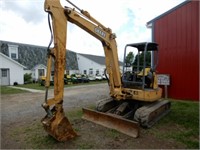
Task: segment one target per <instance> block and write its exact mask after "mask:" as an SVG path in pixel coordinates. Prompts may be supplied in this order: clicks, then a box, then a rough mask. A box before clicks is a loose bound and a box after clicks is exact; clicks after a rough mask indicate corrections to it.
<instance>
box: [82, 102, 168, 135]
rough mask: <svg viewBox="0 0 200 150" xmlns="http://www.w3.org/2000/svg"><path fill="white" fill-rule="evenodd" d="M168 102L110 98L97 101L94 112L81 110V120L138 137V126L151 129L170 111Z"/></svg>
mask: <svg viewBox="0 0 200 150" xmlns="http://www.w3.org/2000/svg"><path fill="white" fill-rule="evenodd" d="M170 105H171V103H170V102H169V101H168V100H162V99H160V100H158V101H156V102H138V101H133V100H124V101H116V100H113V99H112V98H108V99H103V100H100V101H98V103H97V106H96V110H91V109H86V108H83V119H86V120H89V121H92V122H94V123H97V124H100V125H103V126H105V127H108V128H112V129H116V130H118V131H120V132H122V133H125V134H127V135H130V136H132V137H135V138H136V137H138V136H139V126H142V127H144V128H150V127H152V126H153V125H154V124H155V123H156V122H157V121H158V120H159V119H161V118H162V117H163V116H165V115H166V114H167V113H169V111H170Z"/></svg>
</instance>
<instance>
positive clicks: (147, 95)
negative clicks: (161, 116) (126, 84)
mask: <svg viewBox="0 0 200 150" xmlns="http://www.w3.org/2000/svg"><path fill="white" fill-rule="evenodd" d="M122 90H123V92H124V93H126V97H124V99H129V100H137V101H146V102H154V101H157V100H159V99H160V98H161V97H162V89H161V88H157V89H144V90H143V89H129V88H123V89H122Z"/></svg>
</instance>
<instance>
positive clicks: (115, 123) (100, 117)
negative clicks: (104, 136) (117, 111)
mask: <svg viewBox="0 0 200 150" xmlns="http://www.w3.org/2000/svg"><path fill="white" fill-rule="evenodd" d="M82 118H83V119H85V120H88V121H91V122H94V123H96V124H99V125H102V126H104V127H107V128H110V129H115V130H117V131H119V132H121V133H124V134H126V135H129V136H131V137H134V138H137V137H138V136H139V124H138V123H137V122H134V121H131V120H126V119H124V118H122V117H119V116H116V115H113V114H110V113H102V112H98V111H95V110H91V109H87V108H83V116H82Z"/></svg>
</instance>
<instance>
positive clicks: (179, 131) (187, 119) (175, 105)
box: [153, 100, 199, 149]
mask: <svg viewBox="0 0 200 150" xmlns="http://www.w3.org/2000/svg"><path fill="white" fill-rule="evenodd" d="M158 126H159V127H160V128H161V127H167V129H168V131H167V132H166V133H164V134H163V133H160V132H159V131H157V130H154V131H153V132H154V134H155V135H156V136H157V137H162V138H167V139H169V138H170V139H174V140H176V141H177V142H181V143H183V144H185V145H186V146H187V148H190V149H198V148H199V103H198V102H188V101H178V100H177V101H175V100H172V103H171V112H170V113H169V114H168V115H167V116H165V117H164V118H163V119H161V120H160V122H159V123H158ZM169 127H171V128H172V129H170V128H169Z"/></svg>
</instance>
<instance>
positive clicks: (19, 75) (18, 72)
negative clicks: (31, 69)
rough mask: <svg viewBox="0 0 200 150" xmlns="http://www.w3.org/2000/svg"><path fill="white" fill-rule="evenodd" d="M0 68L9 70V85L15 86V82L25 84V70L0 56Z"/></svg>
mask: <svg viewBox="0 0 200 150" xmlns="http://www.w3.org/2000/svg"><path fill="white" fill-rule="evenodd" d="M0 68H1V69H2V68H5V69H9V72H10V73H9V75H10V83H9V85H13V84H14V82H17V83H18V84H24V68H23V67H22V66H20V65H18V64H17V63H14V62H13V61H11V60H9V59H7V58H5V57H4V56H2V55H0Z"/></svg>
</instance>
